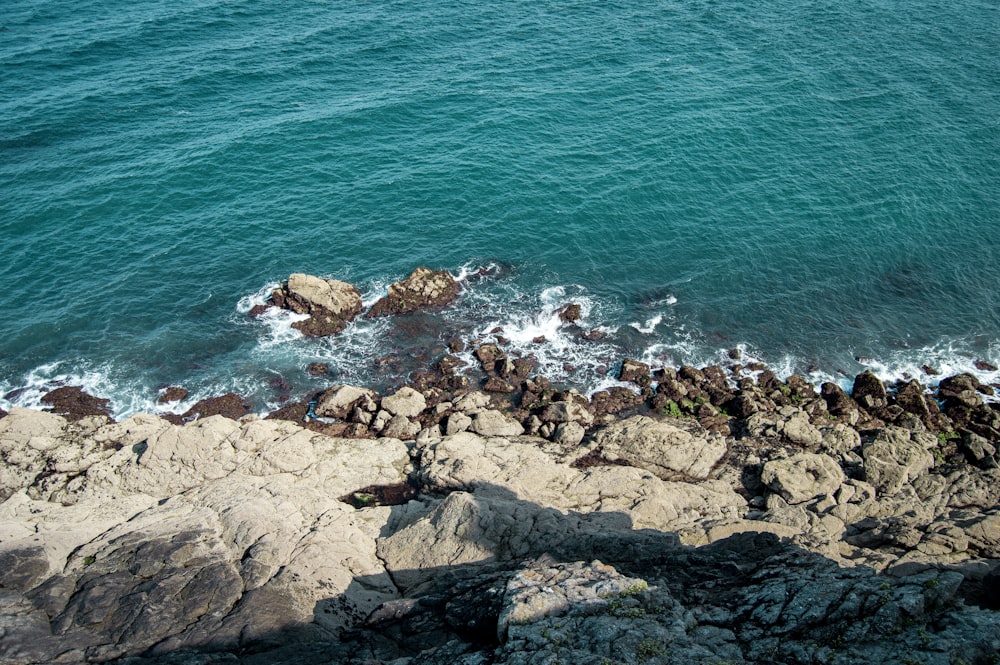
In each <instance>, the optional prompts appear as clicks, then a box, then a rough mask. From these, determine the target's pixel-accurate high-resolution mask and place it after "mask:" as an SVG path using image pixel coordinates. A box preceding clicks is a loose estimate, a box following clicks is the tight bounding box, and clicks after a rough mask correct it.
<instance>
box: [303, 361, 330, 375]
mask: <svg viewBox="0 0 1000 665" xmlns="http://www.w3.org/2000/svg"><path fill="white" fill-rule="evenodd" d="M306 372H308V374H309V376H326V375H327V374H329V373H330V366H329V365H328V364H326V363H309V365H308V366H307V367H306Z"/></svg>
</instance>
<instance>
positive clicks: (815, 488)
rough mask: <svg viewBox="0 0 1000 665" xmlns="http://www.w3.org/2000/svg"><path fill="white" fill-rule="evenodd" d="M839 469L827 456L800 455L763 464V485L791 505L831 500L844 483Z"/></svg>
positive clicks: (842, 474)
mask: <svg viewBox="0 0 1000 665" xmlns="http://www.w3.org/2000/svg"><path fill="white" fill-rule="evenodd" d="M844 480H845V476H844V472H843V470H842V469H841V468H840V465H839V464H837V462H836V461H835V460H833V459H832V458H830V457H827V456H826V455H817V454H814V453H799V454H798V455H793V456H792V457H789V458H787V459H782V460H772V461H770V462H767V463H766V464H764V468H763V470H762V472H761V481H762V482H763V483H764V484H765V485H767V486H768V487H769V488H771V490H773V491H775V492H777V493H778V494H780V495H781V496H782V498H783V499H785V501H787V502H788V503H790V504H798V503H804V502H806V501H809V500H810V499H814V498H816V497H818V496H824V495H826V496H832V495H833V494H834V493H835V492H836V491H837V490H838V489H839V488H840V486H841V484H842V483H843V482H844Z"/></svg>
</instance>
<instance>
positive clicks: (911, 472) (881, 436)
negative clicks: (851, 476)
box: [861, 427, 937, 496]
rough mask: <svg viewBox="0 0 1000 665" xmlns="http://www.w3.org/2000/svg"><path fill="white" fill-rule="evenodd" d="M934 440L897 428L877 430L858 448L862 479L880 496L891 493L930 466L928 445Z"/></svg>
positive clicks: (934, 440) (932, 445) (931, 459)
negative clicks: (862, 459) (862, 463)
mask: <svg viewBox="0 0 1000 665" xmlns="http://www.w3.org/2000/svg"><path fill="white" fill-rule="evenodd" d="M936 443H937V439H936V438H935V437H933V436H931V435H927V434H924V436H920V433H917V432H911V431H910V430H906V429H903V428H900V427H888V428H886V429H883V430H879V432H878V434H877V435H876V436H875V439H874V440H873V441H871V442H869V443H867V444H865V445H863V446H862V448H861V456H862V458H864V468H865V477H866V480H867V481H868V482H869V483H871V484H872V485H874V486H875V488H876V489H877V490H878V493H879V495H880V496H892V495H893V494H895V493H896V492H898V491H899V490H900V489H901V488H902V487H903V485H905V484H906V483H908V482H911V481H913V480H915V479H916V478H917V477H919V476H920V475H921V474H923V473H924V472H926V471H927V470H928V469H930V468H931V467H932V466H934V456H933V455H932V454H931V453H930V451H929V448H932V447H934V446H935V445H936Z"/></svg>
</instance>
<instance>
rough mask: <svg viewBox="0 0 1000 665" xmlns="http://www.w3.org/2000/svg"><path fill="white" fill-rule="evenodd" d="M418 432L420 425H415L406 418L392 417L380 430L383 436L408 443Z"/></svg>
mask: <svg viewBox="0 0 1000 665" xmlns="http://www.w3.org/2000/svg"><path fill="white" fill-rule="evenodd" d="M419 432H420V424H419V423H415V422H413V421H412V420H410V419H409V418H407V417H406V416H399V415H397V416H393V417H392V418H391V419H390V420H389V422H388V423H386V425H385V429H383V430H382V434H383V435H384V436H388V437H392V438H394V439H403V440H404V441H409V440H411V439H413V438H415V437H416V436H417V434H418V433H419Z"/></svg>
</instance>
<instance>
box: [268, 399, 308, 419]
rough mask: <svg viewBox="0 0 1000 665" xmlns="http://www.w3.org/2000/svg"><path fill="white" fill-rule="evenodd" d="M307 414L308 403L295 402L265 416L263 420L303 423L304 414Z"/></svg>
mask: <svg viewBox="0 0 1000 665" xmlns="http://www.w3.org/2000/svg"><path fill="white" fill-rule="evenodd" d="M307 413H309V403H308V402H295V403H291V404H285V405H283V406H282V407H281V408H280V409H277V410H275V411H272V412H271V413H269V414H267V416H266V417H265V420H291V421H292V422H294V423H298V424H302V423H303V422H305V418H306V414H307Z"/></svg>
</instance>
